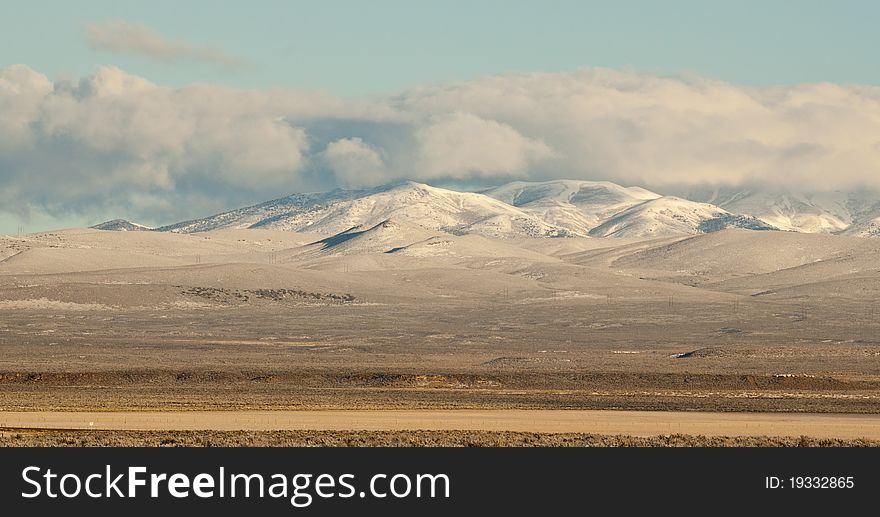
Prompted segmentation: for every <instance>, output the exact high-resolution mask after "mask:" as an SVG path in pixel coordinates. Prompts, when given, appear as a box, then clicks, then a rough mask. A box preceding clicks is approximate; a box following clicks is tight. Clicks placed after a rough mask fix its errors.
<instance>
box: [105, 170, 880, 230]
mask: <svg viewBox="0 0 880 517" xmlns="http://www.w3.org/2000/svg"><path fill="white" fill-rule="evenodd" d="M389 220H393V221H395V224H404V225H410V226H412V227H417V228H421V229H424V230H428V231H432V232H444V233H448V234H454V235H468V234H475V235H481V236H484V237H491V238H518V237H633V238H650V237H667V236H676V235H696V234H703V233H711V232H715V231H719V230H723V229H726V228H744V229H750V230H767V231H772V230H782V231H791V232H802V233H828V234H842V235H853V236H861V237H880V198H877V197H872V196H871V195H870V194H868V193H864V192H850V193H846V192H834V193H830V194H805V193H796V192H791V191H786V192H770V191H764V190H759V189H733V188H714V189H694V190H691V191H688V192H683V193H680V195H679V196H671V195H661V194H658V193H656V192H652V191H650V190H647V189H644V188H641V187H623V186H620V185H617V184H615V183H611V182H607V181H576V180H553V181H543V182H526V181H517V182H512V183H508V184H505V185H502V186H499V187H494V188H490V189H488V190H483V191H481V192H459V191H455V190H450V189H445V188H439V187H433V186H430V185H426V184H423V183H417V182H413V181H403V182H397V183H392V184H389V185H384V186H381V187H376V188H371V189H360V190H345V189H336V190H332V191H329V192H319V193H305V194H292V195H289V196H286V197H282V198H279V199H275V200H272V201H267V202H264V203H260V204H257V205H253V206H248V207H244V208H239V209H235V210H230V211H227V212H222V213H219V214H216V215H212V216H209V217H206V218H202V219H195V220H190V221H184V222H180V223H176V224H171V225H167V226H162V227H159V228H154V229H153V230H154V231H162V232H175V233H195V232H203V231H210V230H219V229H245V228H252V229H258V228H261V229H272V230H287V231H295V232H306V233H317V234H325V235H352V234H358V232H366V231H369V230H370V229H375V228H376V227H377V226H378V225H381V224H383V223H385V222H386V221H389ZM94 228H97V229H103V230H123V231H132V230H145V229H149V228H146V227H144V226H141V225H138V224H136V223H131V222H129V221H126V220H122V219H116V220H113V221H108V222H106V223H102V224H100V225H97V226H95V227H94Z"/></svg>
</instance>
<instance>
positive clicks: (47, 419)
mask: <svg viewBox="0 0 880 517" xmlns="http://www.w3.org/2000/svg"><path fill="white" fill-rule="evenodd" d="M0 428H24V429H35V428H39V429H68V430H74V429H86V430H89V429H91V430H115V431H119V430H137V431H193V430H211V431H278V430H282V431H286V430H316V431H343V430H354V431H383V432H384V431H411V430H437V431H444V430H445V431H490V432H498V431H514V432H534V433H581V434H604V435H628V436H637V437H649V436H656V435H669V434H682V433H686V434H694V435H702V436H786V437H798V436H810V437H812V438H841V439H859V438H863V439H869V440H880V415H832V414H791V413H769V414H768V413H708V412H700V413H698V412H687V413H686V412H677V411H579V410H490V411H473V410H452V411H437V410H434V411H413V410H401V411H376V410H374V411H210V412H206V411H187V412H117V411H114V412H103V413H97V412H90V413H81V412H3V413H0Z"/></svg>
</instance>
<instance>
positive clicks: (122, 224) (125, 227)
mask: <svg viewBox="0 0 880 517" xmlns="http://www.w3.org/2000/svg"><path fill="white" fill-rule="evenodd" d="M92 228H93V229H95V230H109V231H115V232H143V231H151V230H152V228H150V227H148V226H144V225H141V224H137V223H133V222H131V221H126V220H125V219H113V220H112V221H106V222H103V223H101V224H96V225H95V226H92Z"/></svg>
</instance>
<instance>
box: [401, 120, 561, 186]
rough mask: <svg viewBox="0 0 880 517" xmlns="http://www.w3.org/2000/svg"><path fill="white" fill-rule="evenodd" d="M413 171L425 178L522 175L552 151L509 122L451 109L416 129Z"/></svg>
mask: <svg viewBox="0 0 880 517" xmlns="http://www.w3.org/2000/svg"><path fill="white" fill-rule="evenodd" d="M415 137H416V142H417V143H418V159H417V161H416V165H417V167H416V168H415V170H416V171H417V172H416V174H418V175H420V176H424V177H426V178H463V177H469V176H472V175H477V176H494V175H505V174H511V175H523V174H525V173H526V172H527V171H528V170H529V166H530V165H532V163H533V162H534V161H536V160H540V159H542V158H546V157H549V156H551V155H552V154H553V153H552V151H551V150H550V148H549V147H547V145H546V144H544V143H543V142H541V141H540V140H531V139H528V138H526V137H524V136H523V135H521V134H520V133H519V132H517V131H516V130H515V129H513V128H512V127H510V126H509V125H506V124H502V123H499V122H496V121H494V120H485V119H482V118H480V117H477V116H475V115H472V114H470V113H464V112H455V113H452V114H450V115H443V116H441V117H439V119H438V120H436V121H434V122H431V123H430V124H428V125H426V126H424V127H422V128H420V129H419V130H418V131H416V135H415Z"/></svg>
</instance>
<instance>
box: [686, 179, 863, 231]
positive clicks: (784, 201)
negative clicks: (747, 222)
mask: <svg viewBox="0 0 880 517" xmlns="http://www.w3.org/2000/svg"><path fill="white" fill-rule="evenodd" d="M685 197H687V198H688V199H691V200H693V201H702V202H706V203H712V204H715V205H717V206H719V207H721V208H724V209H726V210H728V211H729V212H733V213H737V214H748V215H751V216H753V217H757V218H758V219H760V220H762V221H764V222H766V223H768V224H770V225H773V226H775V227H777V228H779V229H781V230H787V231H795V232H803V233H842V234H846V235H863V236H867V235H871V228H872V226H871V221H873V220H875V219H876V218H878V217H880V202H878V201H877V199H878V198H877V197H876V196H874V195H873V194H872V193H868V192H827V193H805V192H796V191H792V190H786V191H770V190H759V189H736V188H717V189H701V190H695V191H692V192H689V193H688V194H686V196H685Z"/></svg>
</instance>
